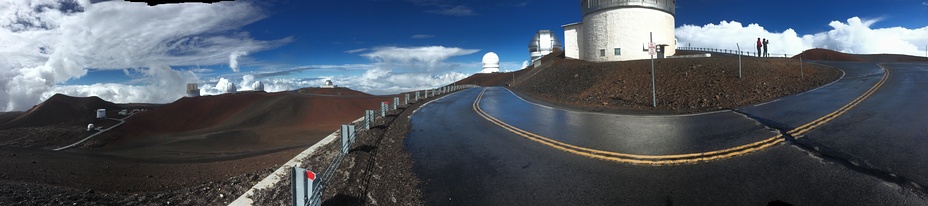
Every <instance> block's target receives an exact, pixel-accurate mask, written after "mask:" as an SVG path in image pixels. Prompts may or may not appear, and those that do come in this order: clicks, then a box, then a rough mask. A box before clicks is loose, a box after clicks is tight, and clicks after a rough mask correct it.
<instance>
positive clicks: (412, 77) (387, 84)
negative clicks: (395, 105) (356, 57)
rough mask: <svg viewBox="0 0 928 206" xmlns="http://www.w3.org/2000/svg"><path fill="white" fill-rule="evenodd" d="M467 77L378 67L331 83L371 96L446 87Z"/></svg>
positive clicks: (453, 73)
mask: <svg viewBox="0 0 928 206" xmlns="http://www.w3.org/2000/svg"><path fill="white" fill-rule="evenodd" d="M467 76H469V74H464V73H460V72H454V71H452V72H442V73H426V72H415V73H395V72H394V71H393V70H390V69H385V68H379V67H378V68H373V69H369V70H367V71H366V72H364V74H362V75H361V76H340V77H333V78H332V81H333V82H335V83H336V84H338V85H339V86H342V87H349V88H352V89H354V90H359V91H364V92H367V93H371V94H396V93H400V92H407V91H413V90H420V89H427V88H435V87H438V86H444V85H448V84H451V83H454V82H455V81H457V80H461V79H464V78H466V77H467Z"/></svg>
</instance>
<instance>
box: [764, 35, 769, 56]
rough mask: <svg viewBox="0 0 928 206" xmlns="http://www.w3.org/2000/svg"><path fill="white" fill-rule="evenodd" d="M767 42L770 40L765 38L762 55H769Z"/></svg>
mask: <svg viewBox="0 0 928 206" xmlns="http://www.w3.org/2000/svg"><path fill="white" fill-rule="evenodd" d="M769 43H770V41H769V40H767V39H766V38H765V39H764V57H770V53H767V44H769Z"/></svg>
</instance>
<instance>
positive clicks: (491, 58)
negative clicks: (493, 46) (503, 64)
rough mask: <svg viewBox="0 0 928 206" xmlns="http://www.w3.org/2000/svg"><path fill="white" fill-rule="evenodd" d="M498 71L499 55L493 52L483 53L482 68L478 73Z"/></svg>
mask: <svg viewBox="0 0 928 206" xmlns="http://www.w3.org/2000/svg"><path fill="white" fill-rule="evenodd" d="M493 72H499V56H498V55H496V53H493V52H487V54H484V55H483V70H481V71H480V73H493Z"/></svg>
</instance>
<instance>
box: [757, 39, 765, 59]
mask: <svg viewBox="0 0 928 206" xmlns="http://www.w3.org/2000/svg"><path fill="white" fill-rule="evenodd" d="M763 46H764V45H763V42H761V41H760V37H758V38H757V57H760V54H761V53H760V49H761V48H762V47H763Z"/></svg>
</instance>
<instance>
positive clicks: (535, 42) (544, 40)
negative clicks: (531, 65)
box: [528, 30, 562, 62]
mask: <svg viewBox="0 0 928 206" xmlns="http://www.w3.org/2000/svg"><path fill="white" fill-rule="evenodd" d="M555 48H557V49H561V48H562V47H561V41H558V40H557V37H556V36H554V32H551V30H541V31H538V33H535V38H532V41H531V42H529V43H528V52H529V53H530V55H531V60H532V62H535V60H538V59H540V58H541V57H543V56H545V55H548V54H550V53H551V52H553V51H554V49H555Z"/></svg>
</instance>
